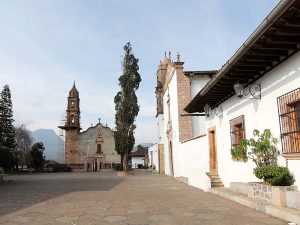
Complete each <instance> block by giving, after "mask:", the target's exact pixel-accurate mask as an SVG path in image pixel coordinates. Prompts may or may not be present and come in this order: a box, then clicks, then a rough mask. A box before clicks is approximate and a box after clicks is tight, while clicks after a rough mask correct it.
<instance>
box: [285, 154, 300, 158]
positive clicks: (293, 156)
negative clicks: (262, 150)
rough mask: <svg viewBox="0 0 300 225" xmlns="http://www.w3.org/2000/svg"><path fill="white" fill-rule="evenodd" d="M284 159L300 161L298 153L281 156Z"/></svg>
mask: <svg viewBox="0 0 300 225" xmlns="http://www.w3.org/2000/svg"><path fill="white" fill-rule="evenodd" d="M281 156H282V157H283V158H285V159H300V153H289V154H281Z"/></svg>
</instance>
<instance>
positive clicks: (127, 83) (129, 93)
mask: <svg viewBox="0 0 300 225" xmlns="http://www.w3.org/2000/svg"><path fill="white" fill-rule="evenodd" d="M124 53H125V55H124V58H123V61H122V70H123V74H122V75H121V76H120V77H119V85H120V87H121V90H120V91H119V92H118V93H117V95H116V96H115V99H114V102H115V110H116V114H115V123H116V131H115V149H116V151H117V153H118V154H119V155H120V157H121V162H122V164H123V170H124V171H128V155H129V154H130V152H131V150H132V148H133V146H134V143H135V138H134V130H135V128H136V125H135V124H134V122H135V118H136V117H137V115H138V113H139V110H140V109H139V105H138V99H137V96H136V94H135V92H136V90H137V89H138V88H139V85H140V82H141V81H142V79H141V76H140V74H139V72H138V71H139V66H138V61H139V60H138V59H137V58H135V56H134V54H133V53H132V47H131V44H130V43H129V42H128V43H127V44H126V45H125V46H124Z"/></svg>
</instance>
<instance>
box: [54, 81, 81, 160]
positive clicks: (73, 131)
mask: <svg viewBox="0 0 300 225" xmlns="http://www.w3.org/2000/svg"><path fill="white" fill-rule="evenodd" d="M59 128H61V129H64V130H65V131H66V140H65V142H66V143H65V144H66V148H65V149H66V150H65V163H67V164H76V163H78V134H79V131H80V108H79V92H78V90H77V89H76V86H75V81H74V84H73V87H72V89H71V90H70V92H69V97H68V106H67V120H66V123H65V125H64V126H60V127H59Z"/></svg>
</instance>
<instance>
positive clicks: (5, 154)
mask: <svg viewBox="0 0 300 225" xmlns="http://www.w3.org/2000/svg"><path fill="white" fill-rule="evenodd" d="M12 107H13V105H12V101H11V93H10V89H9V86H8V85H5V86H4V87H3V90H2V92H1V98H0V108H1V111H0V132H1V138H0V148H1V149H0V150H1V151H2V152H1V155H2V157H1V158H2V160H1V162H0V164H1V165H2V166H3V167H5V168H7V169H8V167H10V168H11V167H12V161H10V160H9V159H12V154H13V151H14V150H15V147H16V142H15V136H16V132H15V128H14V126H13V122H14V119H13V110H12ZM7 160H9V161H7ZM1 165H0V166H1Z"/></svg>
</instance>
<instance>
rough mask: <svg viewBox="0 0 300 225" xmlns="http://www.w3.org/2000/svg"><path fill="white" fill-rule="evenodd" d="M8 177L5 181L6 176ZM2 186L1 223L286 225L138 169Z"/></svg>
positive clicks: (28, 178) (29, 178)
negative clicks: (122, 174) (126, 173)
mask: <svg viewBox="0 0 300 225" xmlns="http://www.w3.org/2000/svg"><path fill="white" fill-rule="evenodd" d="M6 179H7V177H6ZM9 179H13V180H14V181H13V182H10V183H4V184H0V224H11V225H12V224H16V225H17V224H28V225H35V224H36V225H43V224H61V225H63V224H64V225H67V224H76V225H80V224H87V225H89V224H107V225H110V224H111V225H117V224H119V225H122V224H123V225H131V224H141V225H142V224H145V225H146V224H149V225H150V224H151V225H167V224H169V225H179V224H187V225H193V224H201V225H210V224H211V225H220V224H222V225H259V224H262V225H263V224H276V225H283V224H285V225H286V224H287V222H285V221H282V220H280V219H277V218H274V217H271V216H269V215H266V214H263V213H261V212H257V211H255V210H253V209H250V208H247V207H245V206H242V205H239V204H237V203H234V202H231V201H229V200H226V199H223V198H221V197H218V196H216V195H213V194H211V193H206V192H203V191H201V190H199V189H197V188H194V187H190V186H188V185H186V184H183V183H179V182H177V181H174V180H173V179H172V178H170V177H168V176H163V175H152V174H150V173H149V172H145V171H138V172H136V175H134V176H128V177H118V176H117V174H116V173H115V172H100V173H61V174H41V175H22V176H11V177H9Z"/></svg>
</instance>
